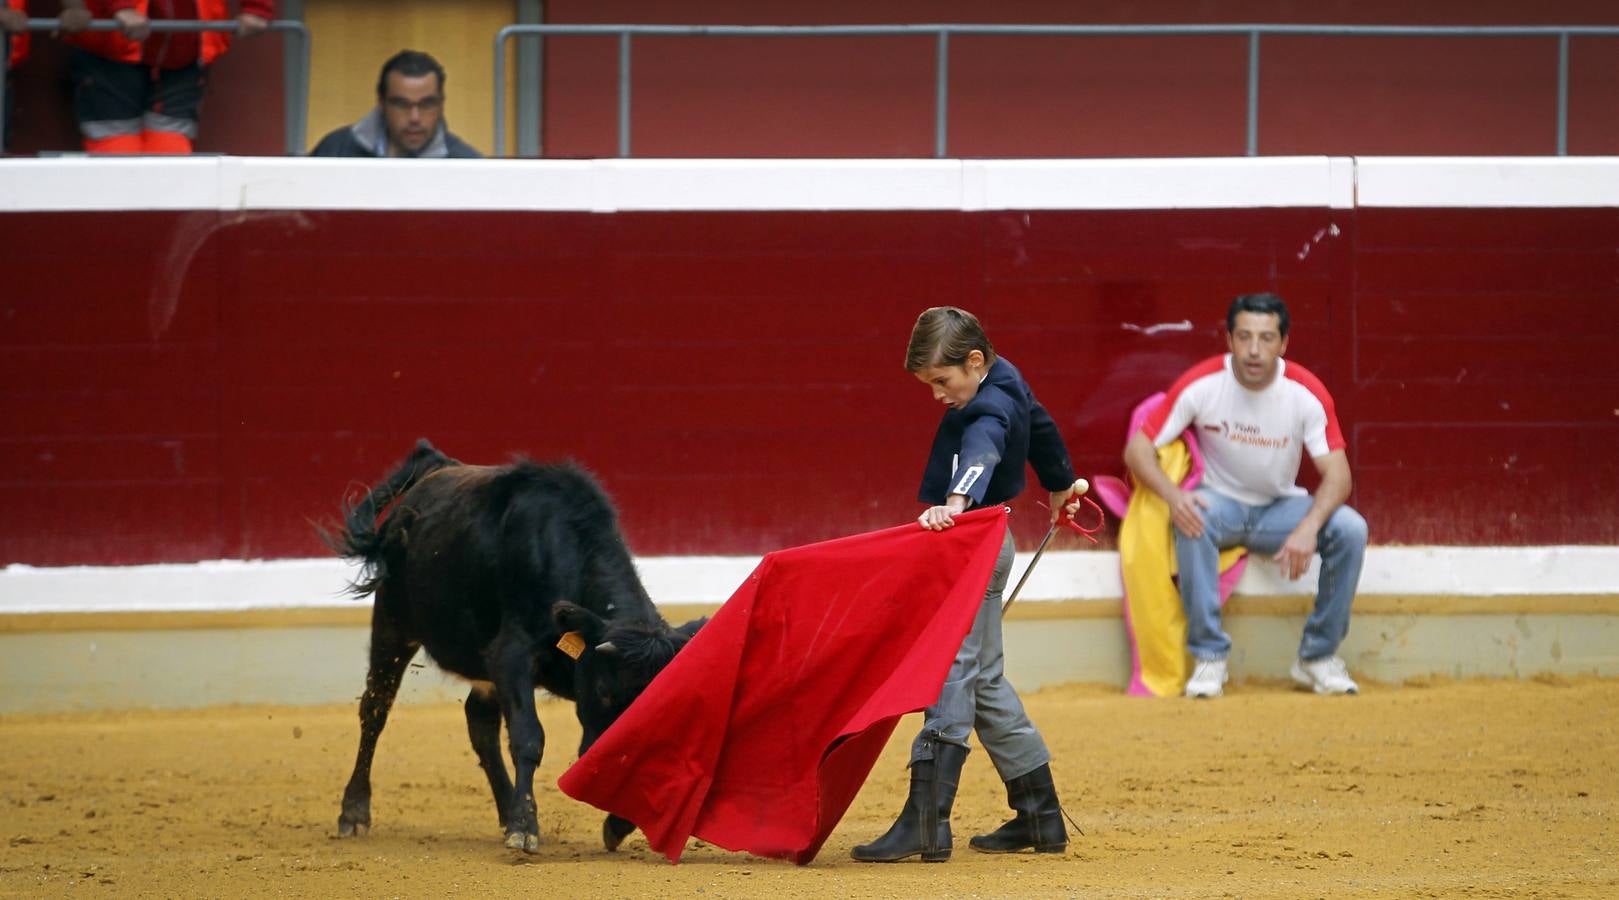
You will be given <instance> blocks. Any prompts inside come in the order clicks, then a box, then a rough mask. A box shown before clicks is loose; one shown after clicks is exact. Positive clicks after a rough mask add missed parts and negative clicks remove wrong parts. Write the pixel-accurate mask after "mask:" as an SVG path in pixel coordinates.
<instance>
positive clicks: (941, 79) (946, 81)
mask: <svg viewBox="0 0 1619 900" xmlns="http://www.w3.org/2000/svg"><path fill="white" fill-rule="evenodd" d="M933 77H934V85H933V104H934V106H933V158H934V159H944V156H945V151H946V140H947V135H948V134H949V129H950V32H948V31H945V30H944V29H943V28H941V29H939V52H938V67H937V69H936V71H935V72H934V76H933Z"/></svg>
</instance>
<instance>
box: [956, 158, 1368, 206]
mask: <svg viewBox="0 0 1619 900" xmlns="http://www.w3.org/2000/svg"><path fill="white" fill-rule="evenodd" d="M962 165H963V170H964V171H963V183H964V191H963V193H964V196H963V201H962V206H961V208H962V209H967V210H974V209H1243V208H1249V207H1328V206H1331V207H1348V206H1350V205H1351V201H1352V200H1353V191H1352V190H1349V189H1347V183H1346V182H1348V181H1352V179H1353V166H1352V161H1351V160H1349V159H1348V158H1342V159H1329V158H1326V157H1320V156H1311V157H1263V158H1257V159H1096V160H975V161H968V162H965V163H963V164H962Z"/></svg>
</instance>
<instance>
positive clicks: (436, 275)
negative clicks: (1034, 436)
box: [0, 208, 1619, 565]
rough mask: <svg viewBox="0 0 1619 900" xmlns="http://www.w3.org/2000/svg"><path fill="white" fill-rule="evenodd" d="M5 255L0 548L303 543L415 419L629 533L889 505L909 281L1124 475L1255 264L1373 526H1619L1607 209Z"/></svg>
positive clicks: (322, 230) (1567, 534) (98, 550)
mask: <svg viewBox="0 0 1619 900" xmlns="http://www.w3.org/2000/svg"><path fill="white" fill-rule="evenodd" d="M1333 229H1336V233H1335V234H1334V233H1333ZM0 247H4V248H6V250H5V252H6V265H5V267H4V270H3V272H4V274H3V275H0V284H3V287H0V298H3V299H0V317H3V321H4V328H3V330H0V404H3V413H0V472H3V473H4V474H3V475H0V509H3V510H5V514H4V515H0V563H10V562H26V563H33V564H38V565H64V564H77V563H91V564H127V563H146V562H156V561H188V560H198V559H210V558H220V557H224V558H253V557H287V556H293V557H298V556H316V555H322V554H323V550H322V548H321V547H320V545H319V544H318V542H317V541H316V539H315V537H314V535H313V531H312V529H311V527H310V524H309V522H310V520H321V519H329V518H331V517H333V516H334V515H335V514H336V512H337V510H338V504H339V501H340V499H341V498H342V497H343V496H344V495H345V493H352V492H354V491H356V490H359V489H361V488H362V487H363V486H364V485H368V484H370V483H372V482H374V481H376V480H377V479H378V478H379V477H380V476H382V475H383V474H384V473H385V472H386V471H387V470H389V469H390V468H391V467H392V465H393V463H394V462H395V461H396V460H397V459H399V458H400V457H402V456H403V455H404V454H405V453H406V452H407V451H408V450H409V448H410V445H411V442H412V441H413V440H414V439H415V438H416V437H418V436H426V437H429V438H431V439H432V440H433V441H435V442H436V443H437V444H438V445H439V446H440V447H441V448H442V449H444V450H445V451H446V452H448V453H450V454H451V455H454V456H457V457H459V458H462V459H464V460H467V461H470V462H499V461H502V460H504V459H505V458H507V456H508V455H509V454H511V453H516V452H522V453H526V454H529V455H531V456H534V457H536V458H553V457H562V456H572V457H574V458H576V459H579V460H581V461H583V462H584V463H586V464H587V465H589V466H590V467H591V468H593V469H594V470H595V471H596V472H597V473H598V474H599V475H600V476H601V477H602V479H603V480H604V482H605V484H606V485H607V487H608V488H609V490H610V491H612V492H613V493H614V494H615V495H616V497H617V498H618V501H619V503H620V505H621V507H622V509H623V514H624V523H625V527H626V530H627V531H628V533H629V535H630V538H631V543H632V546H633V547H634V549H635V551H636V552H637V553H639V554H642V555H662V554H731V553H759V552H763V551H767V550H771V549H775V548H778V547H782V546H787V545H793V544H799V543H805V542H810V541H815V540H820V539H824V538H829V537H833V536H836V535H842V534H846V533H850V532H855V531H860V530H864V529H870V528H877V527H883V526H887V525H892V524H895V523H898V522H903V521H906V520H907V519H908V518H909V517H910V516H912V515H914V512H915V509H916V504H915V503H914V502H913V498H914V492H915V489H916V481H917V479H918V477H919V475H920V470H921V464H922V461H923V456H924V454H925V452H926V448H927V444H928V441H929V439H930V437H931V434H932V428H933V425H934V423H935V421H936V417H937V415H938V411H937V408H936V407H935V406H934V405H933V403H932V402H931V400H930V398H929V397H928V396H927V393H926V390H925V389H924V388H923V387H922V386H921V385H919V384H917V383H915V382H914V381H913V380H912V379H911V377H910V376H909V375H907V374H906V373H905V372H904V371H902V369H901V357H902V354H903V349H904V344H905V341H906V337H907V335H908V331H909V327H910V323H911V322H912V320H913V319H914V317H915V315H916V313H917V312H918V311H919V310H920V309H921V308H923V307H925V306H928V305H933V304H941V303H951V304H959V305H963V306H966V307H967V308H970V309H973V310H974V311H976V312H978V313H979V314H980V315H981V316H983V318H984V319H985V321H986V324H987V326H988V328H989V331H990V334H991V336H992V338H993V339H994V340H995V342H996V345H997V347H998V348H999V349H1000V350H1001V352H1002V353H1004V355H1006V356H1007V357H1008V358H1010V359H1012V360H1014V361H1015V362H1017V363H1018V364H1019V366H1020V367H1021V368H1022V369H1023V370H1024V372H1025V373H1026V374H1027V375H1028V376H1029V378H1030V380H1031V382H1032V383H1033V384H1034V385H1035V387H1036V389H1037V392H1038V394H1039V396H1040V397H1041V399H1042V400H1043V401H1044V402H1045V403H1046V405H1047V406H1048V407H1049V408H1050V409H1051V410H1052V411H1053V413H1054V415H1055V416H1056V417H1057V420H1058V421H1059V423H1060V424H1061V426H1062V428H1063V431H1064V433H1065V435H1066V436H1067V439H1068V441H1069V444H1070V447H1071V449H1072V450H1073V451H1074V454H1075V457H1076V462H1077V464H1078V467H1079V468H1080V469H1081V471H1082V472H1084V473H1096V472H1115V471H1117V470H1118V469H1119V468H1120V466H1119V463H1118V457H1119V448H1120V447H1121V445H1122V441H1123V438H1124V433H1123V426H1124V420H1125V417H1126V414H1127V412H1128V410H1129V408H1130V406H1131V405H1132V404H1134V403H1135V402H1136V401H1137V400H1138V399H1139V398H1141V397H1142V396H1144V395H1145V394H1147V393H1150V392H1152V391H1154V390H1158V389H1160V388H1162V387H1163V386H1165V385H1166V384H1167V383H1168V381H1169V380H1170V379H1171V378H1172V377H1173V376H1174V374H1176V373H1177V372H1178V371H1179V370H1180V369H1181V368H1182V367H1183V366H1185V365H1188V364H1190V363H1191V362H1193V361H1195V360H1197V359H1199V358H1201V357H1202V356H1204V355H1206V354H1209V353H1213V352H1216V351H1218V350H1220V348H1221V347H1222V344H1221V337H1220V328H1221V326H1222V324H1223V314H1224V306H1225V304H1226V303H1227V302H1228V300H1229V298H1230V297H1231V296H1232V295H1233V294H1235V293H1238V292H1243V291H1253V290H1275V291H1279V292H1280V293H1281V294H1282V295H1283V296H1284V297H1286V298H1287V299H1288V300H1289V302H1290V304H1291V306H1292V308H1293V311H1294V316H1295V318H1294V321H1295V325H1294V333H1293V338H1292V343H1291V352H1290V356H1291V357H1292V358H1295V359H1297V360H1299V361H1301V362H1303V363H1304V364H1306V365H1308V366H1310V367H1311V368H1312V369H1313V370H1315V371H1316V372H1317V373H1318V374H1320V375H1321V376H1322V378H1323V379H1324V380H1325V382H1326V383H1327V385H1328V386H1329V388H1331V389H1332V390H1333V391H1334V393H1335V395H1336V397H1337V400H1338V405H1339V412H1340V416H1341V417H1342V419H1343V421H1344V422H1345V425H1346V427H1347V429H1348V435H1349V440H1350V453H1351V461H1352V463H1353V465H1354V470H1355V474H1356V491H1355V496H1354V498H1353V501H1352V502H1354V503H1355V504H1356V505H1357V506H1358V507H1359V508H1360V509H1361V510H1362V511H1363V512H1364V513H1365V514H1366V516H1367V518H1368V519H1369V520H1370V521H1371V523H1372V528H1373V540H1374V541H1376V542H1378V543H1447V544H1484V545H1495V544H1555V543H1614V542H1616V541H1619V465H1616V464H1615V463H1614V461H1613V454H1612V451H1613V448H1614V447H1615V446H1619V366H1615V365H1614V364H1613V350H1612V347H1613V346H1614V342H1615V339H1616V338H1619V303H1615V302H1614V293H1615V285H1616V284H1619V268H1616V267H1619V261H1616V260H1619V257H1616V255H1615V253H1614V248H1615V247H1619V217H1616V216H1615V214H1614V211H1613V210H1612V209H1587V210H1581V209H1506V208H1502V209H1392V208H1383V209H1355V210H1349V209H1326V208H1320V209H1311V208H1300V209H1278V208H1271V209H1252V210H1230V209H1223V210H1137V211H1108V210H1046V211H1027V212H1020V211H987V212H962V211H937V212H928V211H846V212H736V211H731V212H723V211H721V212H619V213H612V214H593V213H586V212H554V213H547V212H446V211H308V210H302V211H297V210H289V211H276V210H265V211H250V212H239V211H224V212H221V211H207V210H202V211H184V212H172V211H171V212H137V211H115V212H40V213H15V214H7V215H0ZM1182 320H1188V321H1189V322H1190V323H1192V327H1191V329H1190V330H1189V331H1159V332H1157V333H1154V334H1150V335H1149V334H1145V333H1143V332H1142V331H1140V330H1131V329H1130V327H1129V326H1136V327H1137V328H1145V327H1146V326H1150V325H1152V324H1155V323H1175V322H1180V321H1182ZM1306 468H1308V466H1306ZM1034 499H1035V498H1034V493H1029V494H1026V495H1025V498H1024V499H1023V501H1021V503H1020V507H1021V513H1022V514H1021V515H1019V516H1017V517H1016V518H1017V519H1018V524H1017V528H1018V533H1019V536H1020V538H1021V539H1022V540H1023V542H1024V543H1025V544H1028V543H1030V542H1031V541H1032V539H1034V538H1036V537H1037V536H1038V534H1039V533H1040V532H1041V531H1043V527H1042V526H1043V521H1042V519H1041V518H1040V517H1041V515H1042V513H1041V511H1040V510H1039V509H1038V508H1036V507H1035V506H1034V505H1033V500H1034Z"/></svg>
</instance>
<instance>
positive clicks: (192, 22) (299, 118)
mask: <svg viewBox="0 0 1619 900" xmlns="http://www.w3.org/2000/svg"><path fill="white" fill-rule="evenodd" d="M61 26H62V22H61V20H60V19H29V20H28V30H29V31H46V32H54V31H61ZM151 26H152V31H153V33H159V32H166V31H180V32H202V31H225V32H233V33H234V32H235V31H236V21H235V20H234V19H229V20H217V21H200V20H197V19H153V20H152V21H151ZM119 27H120V26H119V24H118V23H117V22H115V21H113V20H112V19H93V20H91V22H90V25H89V26H88V27H87V28H85V29H84V30H85V31H118V30H119ZM269 30H270V31H278V32H281V33H282V34H283V35H286V34H292V35H295V36H297V38H298V51H297V61H296V63H295V64H294V65H293V72H294V82H293V88H292V90H291V91H288V92H287V96H286V97H285V107H286V109H285V120H286V129H285V130H286V147H287V155H288V156H302V155H303V153H304V149H305V139H306V138H307V132H308V130H309V29H308V28H307V27H305V25H304V23H302V22H299V21H296V20H293V19H276V20H275V21H273V22H271V23H270V27H269ZM10 55H11V42H10V41H9V40H6V41H4V46H3V49H0V71H3V70H4V58H9V57H10ZM5 108H6V107H5V79H3V78H0V133H4V129H5V115H6V113H5Z"/></svg>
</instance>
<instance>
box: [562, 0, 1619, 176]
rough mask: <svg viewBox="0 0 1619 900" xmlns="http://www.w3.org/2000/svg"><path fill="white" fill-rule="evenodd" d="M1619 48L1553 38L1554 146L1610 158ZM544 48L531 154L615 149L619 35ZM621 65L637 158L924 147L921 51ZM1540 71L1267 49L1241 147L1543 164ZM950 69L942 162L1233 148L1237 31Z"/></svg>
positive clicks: (1019, 48) (1373, 21)
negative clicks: (1562, 100)
mask: <svg viewBox="0 0 1619 900" xmlns="http://www.w3.org/2000/svg"><path fill="white" fill-rule="evenodd" d="M545 15H546V21H547V22H549V23H552V24H581V23H590V24H622V23H659V24H725V25H833V24H913V23H974V24H1058V25H1060V24H1070V25H1120V24H1122V25H1142V24H1246V23H1281V24H1315V25H1448V26H1458V25H1461V26H1465V25H1518V26H1538V25H1619V7H1616V6H1615V5H1614V4H1613V3H1611V2H1607V0H1548V2H1544V3H1538V4H1534V5H1532V6H1529V5H1526V4H1523V3H1521V2H1512V0H1495V2H1471V3H1469V2H1460V0H1442V2H1429V3H1422V4H1412V3H1404V2H1396V0H1381V2H1364V0H1356V2H1350V0H1339V2H1332V3H1313V4H1308V5H1301V4H1297V3H1291V2H1286V0H1227V2H1222V3H1218V4H1215V3H1209V2H1206V0H1156V2H1152V3H1144V2H1116V3H1109V4H1083V5H1077V6H1076V5H1075V4H1073V3H1061V2H1055V0H1003V2H999V3H995V4H984V3H970V2H960V0H938V2H926V3H924V2H918V0H891V2H883V3H870V2H857V0H818V2H814V3H810V2H797V0H794V2H778V3H741V2H737V0H699V2H688V3H682V4H678V5H671V4H668V3H662V2H655V0H590V2H588V3H587V2H580V0H554V2H550V3H547V4H546V11H545ZM1615 46H1619V38H1605V37H1601V38H1599V37H1575V38H1572V39H1571V41H1570V54H1569V106H1568V112H1569V123H1568V152H1570V153H1574V154H1612V153H1619V125H1616V124H1615V121H1616V120H1615V117H1614V116H1612V115H1611V114H1610V112H1609V111H1610V110H1611V109H1613V107H1614V103H1615V100H1616V98H1619V63H1616V62H1615V60H1616V59H1619V54H1615V53H1614V52H1613V48H1614V47H1615ZM545 48H546V49H545V97H544V104H543V107H544V127H543V136H542V150H543V153H544V155H546V156H551V157H591V156H596V157H603V156H616V155H618V107H617V82H618V44H617V40H616V37H598V36H565V37H550V38H546V40H545ZM632 55H633V66H632V93H633V102H632V109H631V131H632V134H633V141H632V147H631V153H632V155H635V156H642V157H732V156H741V157H751V156H763V157H827V156H855V157H861V156H869V157H914V156H931V155H932V154H933V149H934V113H935V108H934V107H935V100H934V84H935V69H936V62H935V50H934V39H933V38H932V37H922V36H917V37H913V36H909V35H906V36H888V37H850V36H836V37H813V38H812V37H801V38H781V37H734V36H725V37H706V38H674V37H638V38H635V39H634V51H633V54H632ZM1556 59H1557V38H1556V37H1554V36H1553V37H1539V36H1536V37H1514V38H1503V37H1443V38H1440V37H1396V36H1377V37H1367V36H1356V37H1332V36H1318V35H1301V36H1294V35H1288V36H1280V35H1271V36H1267V37H1264V38H1263V39H1262V40H1261V53H1260V71H1259V113H1260V114H1259V123H1258V126H1259V148H1258V149H1259V153H1260V154H1262V155H1272V156H1279V155H1294V154H1331V155H1497V156H1504V155H1514V154H1552V153H1555V152H1556V151H1557V143H1556V132H1555V125H1554V122H1555V115H1556V109H1557V68H1556ZM949 61H950V81H949V85H948V87H949V105H948V108H947V113H948V118H949V133H948V153H947V155H949V156H953V157H961V158H1018V157H1033V158H1038V157H1133V156H1151V157H1178V156H1183V157H1199V156H1237V155H1242V154H1244V153H1245V152H1246V149H1247V133H1246V127H1247V126H1246V119H1245V116H1246V112H1247V96H1248V95H1247V80H1248V39H1247V37H1246V36H1243V35H1198V36H1127V37H1073V36H1004V35H990V36H985V35H957V36H953V37H952V38H951V39H950V44H949Z"/></svg>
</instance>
